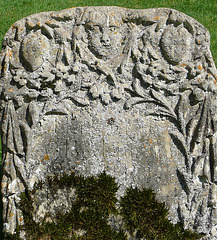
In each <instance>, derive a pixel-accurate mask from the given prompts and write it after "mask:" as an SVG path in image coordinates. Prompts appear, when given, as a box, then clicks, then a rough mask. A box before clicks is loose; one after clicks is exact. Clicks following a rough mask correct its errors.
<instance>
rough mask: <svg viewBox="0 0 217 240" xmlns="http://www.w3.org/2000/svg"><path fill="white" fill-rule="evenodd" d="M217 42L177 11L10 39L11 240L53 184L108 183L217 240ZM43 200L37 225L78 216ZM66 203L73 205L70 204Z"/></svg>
mask: <svg viewBox="0 0 217 240" xmlns="http://www.w3.org/2000/svg"><path fill="white" fill-rule="evenodd" d="M209 44H210V42H209V33H208V31H207V30H206V29H205V28H204V27H203V26H202V25H201V24H200V23H198V22H197V21H195V20H194V19H192V18H190V17H189V16H186V15H185V14H183V13H180V12H178V11H176V10H171V9H144V10H132V9H124V8H118V7H87V8H85V7H84V8H72V9H66V10H63V11H59V12H46V13H39V14H35V15H32V16H29V17H26V18H24V19H22V20H19V21H18V22H16V23H15V24H14V25H12V27H11V28H10V29H9V31H8V32H7V33H6V35H5V38H4V42H3V48H2V52H1V55H0V62H1V69H0V71H1V72H0V73H1V81H0V92H1V99H0V101H1V105H0V106H1V137H2V151H3V168H2V173H3V177H2V183H1V186H2V188H1V191H2V195H3V220H4V230H5V232H10V233H13V232H14V231H15V227H16V225H17V224H22V221H23V220H22V214H21V212H20V210H19V208H18V206H17V204H18V203H19V194H20V193H21V192H23V191H24V190H25V189H27V188H28V189H33V187H34V184H35V183H37V182H39V181H43V180H45V179H46V177H47V176H53V175H61V174H62V173H67V174H69V173H70V172H71V171H74V172H76V173H78V174H82V175H86V176H89V175H96V174H98V173H100V172H103V171H104V170H105V171H106V173H107V174H110V175H112V176H114V177H115V178H116V180H117V182H118V183H119V185H120V190H119V192H118V197H120V196H122V195H123V194H124V192H125V190H126V188H127V187H129V186H138V187H141V188H142V187H150V188H152V189H154V190H155V192H156V193H157V196H158V198H159V199H160V200H162V201H165V202H166V203H167V205H168V207H169V208H170V219H171V221H173V222H174V223H175V222H177V221H182V222H183V223H184V224H185V226H186V228H190V229H195V230H196V231H198V232H201V233H206V234H207V236H208V238H207V239H217V232H216V231H217V212H216V200H217V189H216V181H217V179H216V177H217V174H216V173H217V172H216V165H217V163H216V144H217V143H216V140H217V138H216V137H217V133H216V127H217V126H216V121H217V115H216V107H217V100H216V97H217V71H216V67H215V65H214V62H213V59H212V56H211V52H210V49H209ZM45 192H46V190H44V192H43V190H42V192H40V193H39V194H38V196H37V197H36V198H35V199H34V204H35V213H34V214H35V215H34V216H35V220H36V221H40V219H42V218H43V217H44V216H45V215H46V212H48V213H50V214H51V215H55V211H57V210H58V208H59V207H60V204H59V203H62V204H63V205H64V206H65V208H64V209H65V210H67V208H69V206H70V201H68V199H70V198H71V197H72V196H73V191H72V192H71V193H69V192H64V191H60V192H57V193H56V194H57V195H58V194H59V196H55V198H54V199H55V200H53V199H52V198H51V197H49V193H48V192H47V195H46V194H44V193H45ZM67 201H68V202H67Z"/></svg>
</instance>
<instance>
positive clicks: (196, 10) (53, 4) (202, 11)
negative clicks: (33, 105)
mask: <svg viewBox="0 0 217 240" xmlns="http://www.w3.org/2000/svg"><path fill="white" fill-rule="evenodd" d="M112 5H114V6H120V7H126V8H137V9H138V8H140V9H141V8H158V7H167V8H173V9H176V10H179V11H181V12H183V13H185V14H187V15H189V16H191V17H193V18H195V19H196V20H198V21H199V22H200V23H202V24H203V25H204V26H205V27H206V28H207V29H208V30H209V32H210V35H211V52H212V54H213V58H214V61H215V63H217V1H216V0H206V1H204V0H110V1H105V0H58V1H56V0H0V43H1V42H2V40H3V37H4V35H5V33H6V32H7V30H8V29H9V28H10V26H11V25H12V24H13V23H14V22H15V21H17V20H19V19H21V18H23V17H26V16H28V15H30V14H33V13H37V12H43V11H57V10H61V9H65V8H69V7H77V6H112ZM0 49H1V45H0ZM0 156H1V144H0ZM0 158H1V157H0ZM0 163H1V159H0ZM0 237H1V236H0Z"/></svg>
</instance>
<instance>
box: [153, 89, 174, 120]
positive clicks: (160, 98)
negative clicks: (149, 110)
mask: <svg viewBox="0 0 217 240" xmlns="http://www.w3.org/2000/svg"><path fill="white" fill-rule="evenodd" d="M150 92H151V95H152V96H153V98H154V99H155V100H156V102H157V104H159V105H161V106H163V107H165V108H166V109H167V110H168V113H170V115H171V116H172V117H173V118H174V119H177V116H176V114H175V112H174V110H173V108H172V107H171V105H170V103H169V102H168V100H167V99H166V97H165V96H164V95H162V94H160V93H159V92H157V91H155V90H154V89H152V90H151V91H150Z"/></svg>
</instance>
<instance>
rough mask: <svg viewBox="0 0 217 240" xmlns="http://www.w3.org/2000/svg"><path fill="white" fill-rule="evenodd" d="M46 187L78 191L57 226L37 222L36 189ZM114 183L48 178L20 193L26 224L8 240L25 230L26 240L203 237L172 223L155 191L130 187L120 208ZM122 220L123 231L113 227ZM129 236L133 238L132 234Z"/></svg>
mask: <svg viewBox="0 0 217 240" xmlns="http://www.w3.org/2000/svg"><path fill="white" fill-rule="evenodd" d="M44 184H46V185H47V186H48V187H49V189H50V190H51V192H52V191H53V192H55V191H57V190H58V189H63V188H67V189H68V190H70V189H72V188H73V189H75V193H76V199H75V200H73V202H72V207H71V209H70V210H69V211H68V212H67V213H64V214H63V213H61V212H57V213H56V216H55V219H54V220H53V222H46V221H45V219H43V220H42V221H41V223H36V222H35V221H34V220H33V211H34V209H33V198H34V195H35V194H37V190H39V189H43V186H44ZM117 190H118V186H117V183H116V182H115V179H114V178H112V177H111V176H109V175H107V174H106V173H105V172H104V173H101V174H99V175H98V176H92V177H86V178H84V177H82V176H76V175H75V174H74V173H72V174H70V175H63V176H61V177H57V176H56V177H53V178H48V179H47V181H46V182H45V183H39V184H37V185H36V186H35V189H34V190H33V191H31V192H30V191H28V190H27V191H26V192H24V193H22V194H21V201H20V206H19V207H20V209H21V211H22V213H23V219H24V225H22V226H18V227H17V229H16V234H14V235H8V236H7V237H6V238H5V239H16V240H19V239H20V233H21V231H22V230H23V231H25V232H26V235H25V237H26V239H27V240H45V239H47V240H54V239H55V240H68V239H73V240H75V239H79V240H86V239H89V240H102V239H106V240H127V239H128V236H129V235H130V236H134V238H135V239H141V238H143V237H145V238H146V239H151V240H153V239H162V240H163V239H165V240H166V239H167V240H170V239H171V240H172V239H183V240H184V239H199V238H200V237H201V236H200V235H199V234H196V233H192V232H190V231H186V230H184V229H183V228H182V226H181V225H180V224H176V225H173V224H172V223H170V222H169V220H168V219H167V215H168V210H167V209H166V207H165V204H164V203H160V202H158V201H157V200H156V198H155V194H154V193H153V191H152V190H150V189H144V190H139V189H137V188H135V189H133V188H130V189H128V190H127V192H126V195H125V196H124V197H122V198H121V200H120V202H119V204H120V210H118V209H117V207H116V206H117V198H116V192H117ZM111 215H113V216H118V215H119V216H121V218H122V219H123V221H124V225H123V226H122V227H120V228H119V229H118V230H117V229H113V228H112V227H111V225H109V223H108V218H109V217H110V216H111ZM127 235H128V236H127Z"/></svg>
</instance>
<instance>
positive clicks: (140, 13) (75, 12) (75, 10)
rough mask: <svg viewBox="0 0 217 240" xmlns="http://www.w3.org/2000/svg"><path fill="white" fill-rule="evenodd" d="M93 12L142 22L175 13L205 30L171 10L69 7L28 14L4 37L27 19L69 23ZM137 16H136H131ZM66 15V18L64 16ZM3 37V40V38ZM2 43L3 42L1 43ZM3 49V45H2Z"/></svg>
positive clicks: (182, 14) (157, 19) (184, 15)
mask: <svg viewBox="0 0 217 240" xmlns="http://www.w3.org/2000/svg"><path fill="white" fill-rule="evenodd" d="M93 10H98V11H101V12H107V13H108V12H109V11H110V12H111V13H112V11H115V12H117V13H119V14H120V13H121V14H122V16H123V17H126V18H129V19H131V18H137V17H143V18H144V21H149V20H150V21H155V22H157V21H160V20H161V18H162V17H164V16H168V15H170V14H171V13H175V14H177V15H178V16H179V17H180V18H183V17H184V18H185V19H184V18H183V19H182V20H183V21H185V20H189V21H191V22H192V23H194V24H197V25H199V26H200V27H202V28H204V29H206V28H205V27H204V26H203V25H202V24H201V23H200V22H199V21H197V20H196V19H194V18H193V17H190V16H189V15H187V14H185V13H183V12H181V11H179V10H176V9H173V8H144V9H143V8H141V9H134V8H125V7H119V6H78V7H71V8H66V9H62V10H59V11H43V12H39V13H34V14H30V15H28V16H26V17H24V18H22V19H19V20H17V21H16V22H15V23H14V24H12V26H11V27H10V28H9V30H8V31H7V32H6V34H5V37H6V36H7V35H8V33H10V29H14V28H15V27H17V26H18V25H19V24H21V22H23V21H27V20H28V19H33V18H38V17H42V16H43V17H45V18H46V17H51V18H53V19H56V20H58V21H62V20H64V21H67V20H68V21H70V20H72V19H73V18H76V17H79V15H80V14H81V13H86V12H89V11H93ZM133 13H134V14H137V15H133ZM65 14H67V16H66V15H65ZM144 14H148V15H152V16H153V19H149V16H144ZM64 15H65V16H64ZM206 31H207V32H208V30H207V29H206ZM5 37H4V38H5ZM3 42H4V41H3ZM3 47H4V44H3Z"/></svg>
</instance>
